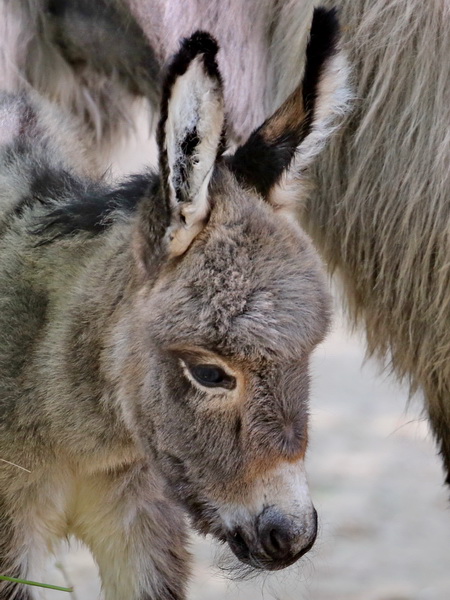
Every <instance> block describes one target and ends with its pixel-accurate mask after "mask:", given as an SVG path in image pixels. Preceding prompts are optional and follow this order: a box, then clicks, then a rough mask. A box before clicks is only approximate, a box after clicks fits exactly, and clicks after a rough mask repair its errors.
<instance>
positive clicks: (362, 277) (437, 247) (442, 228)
mask: <svg viewBox="0 0 450 600" xmlns="http://www.w3.org/2000/svg"><path fill="white" fill-rule="evenodd" d="M325 3H326V4H331V5H335V6H337V7H339V8H340V11H341V19H342V22H343V24H344V27H343V38H344V44H345V47H346V49H347V51H348V53H349V56H350V58H351V63H352V65H353V67H354V77H355V82H356V84H357V85H356V88H357V90H356V100H355V110H354V111H353V113H352V117H351V119H349V120H348V122H347V124H346V127H345V128H344V129H343V130H341V132H340V134H339V135H338V136H337V137H336V138H335V139H334V140H333V143H332V145H331V146H330V148H329V149H327V150H326V151H325V153H324V154H323V157H321V158H320V159H319V161H318V163H317V167H316V173H317V185H316V187H315V192H314V193H313V194H312V195H311V198H310V200H307V201H306V202H305V205H304V207H303V210H302V211H301V212H300V213H299V217H300V219H301V220H302V223H303V225H304V226H305V227H306V229H307V231H308V232H309V233H310V234H311V236H312V237H313V240H314V242H315V243H316V245H317V246H318V248H319V249H320V250H321V252H322V253H323V255H324V257H325V259H326V262H327V264H328V266H329V268H330V270H334V271H337V272H338V273H339V274H340V276H341V279H342V281H343V283H344V292H346V295H347V299H348V305H349V307H350V312H351V314H352V316H353V317H354V319H355V320H356V321H361V322H362V323H364V324H365V326H366V330H367V339H368V348H369V351H370V352H371V353H373V354H376V355H377V356H379V357H380V358H381V359H382V360H383V361H385V362H386V361H387V362H388V363H390V365H391V366H392V368H393V370H394V371H395V373H396V374H397V375H398V376H399V377H402V378H403V377H405V378H407V379H408V380H409V381H410V383H411V387H412V390H416V389H418V390H420V391H422V392H424V395H425V402H426V409H427V411H428V414H429V416H430V420H431V425H432V427H433V429H434V432H435V435H436V438H437V441H438V445H439V448H440V450H441V453H442V456H443V460H444V465H445V467H446V471H447V474H448V473H449V472H450V433H449V432H450V401H449V396H450V370H449V369H450V360H449V357H450V336H449V328H448V322H449V318H450V293H449V289H450V270H449V268H448V256H449V252H450V247H449V244H450V241H449V236H448V231H449V220H450V215H449V212H448V207H449V205H450V203H449V197H448V190H449V189H450V181H449V177H450V174H449V173H450V172H449V169H448V164H449V163H450V142H449V135H448V131H449V126H450V104H449V102H448V97H449V94H450V90H449V88H450V78H449V76H448V72H447V69H445V67H444V66H443V65H445V64H446V61H447V59H448V56H449V54H450V27H449V26H448V24H449V19H450V4H449V2H448V0H438V1H434V2H432V1H429V2H426V1H424V0H402V1H399V0H326V2H325ZM313 4H314V1H313V0H285V1H284V2H279V1H278V0H248V1H247V0H246V1H245V2H244V1H242V0H227V1H220V2H219V1H217V2H203V1H202V0H186V1H183V2H179V1H178V0H123V1H122V0H102V2H96V3H92V2H87V1H85V0H55V1H51V2H48V1H47V0H29V1H28V2H22V3H15V2H9V3H8V2H4V4H3V10H4V14H3V19H0V25H1V23H3V24H4V28H5V30H4V32H3V35H0V43H1V44H2V53H0V60H1V61H2V68H1V69H0V71H1V73H2V85H3V86H4V87H5V86H6V87H9V88H13V89H17V87H18V86H19V87H20V86H22V85H29V84H31V85H32V86H33V87H36V88H38V89H39V90H40V91H41V92H42V93H44V94H46V95H50V96H51V97H52V98H54V99H57V100H58V102H61V103H63V104H64V105H65V106H68V107H69V108H70V109H71V110H72V111H74V112H75V113H77V114H78V115H79V117H81V119H82V121H83V123H84V124H85V125H87V129H88V130H89V131H90V132H91V151H92V149H94V152H92V156H93V157H94V159H97V157H98V156H99V149H100V150H101V151H102V152H103V154H108V151H107V149H111V147H114V146H115V144H116V142H117V141H118V139H119V138H120V136H123V134H124V131H125V130H126V129H128V130H129V129H130V126H129V123H127V122H126V121H125V120H124V118H123V113H124V108H123V107H124V106H125V101H124V97H125V96H127V95H128V96H127V97H130V96H134V97H136V96H142V95H144V96H146V97H147V98H149V100H150V103H151V104H152V106H153V109H154V110H156V98H157V97H158V94H159V91H158V90H159V87H160V77H159V64H160V62H161V61H163V60H164V59H165V58H166V57H167V55H168V54H169V53H170V52H171V51H173V48H174V43H176V41H177V40H178V38H179V36H180V35H187V34H189V33H190V32H191V31H192V29H193V28H197V27H198V26H199V24H201V25H202V26H203V27H208V29H210V30H211V31H212V32H213V33H214V35H215V36H216V37H217V39H218V40H219V41H220V43H221V46H222V50H221V52H220V54H219V64H220V65H221V67H222V71H223V73H224V78H225V84H226V85H225V88H226V89H225V91H226V95H225V108H226V113H227V115H228V131H229V134H230V135H231V136H232V137H233V139H234V140H235V141H237V142H239V140H241V139H245V138H246V136H247V135H248V134H249V132H250V131H251V130H252V129H253V128H254V127H255V126H256V125H258V124H259V122H261V120H262V119H263V118H264V117H265V116H267V115H268V114H270V112H271V111H272V110H273V109H274V107H275V106H276V104H277V102H279V101H281V100H282V99H284V98H285V97H286V96H287V95H288V94H289V93H290V92H291V90H292V89H293V87H295V85H296V84H297V81H298V78H299V70H298V65H299V64H300V63H301V62H302V60H303V58H302V48H303V43H304V38H305V36H304V35H303V34H304V33H305V32H306V30H307V24H308V23H309V15H310V14H311V12H312V6H313ZM0 8H1V7H0ZM45 9H47V10H45ZM133 16H134V17H135V18H133ZM118 31H119V32H120V35H119V36H118V35H117V32H118ZM145 34H146V35H145ZM115 40H119V41H120V44H118V42H117V41H115ZM105 41H106V42H105ZM119 46H120V48H119ZM111 48H119V49H120V52H117V53H116V52H111V51H110V50H111ZM142 65H151V66H152V68H151V69H147V70H145V69H144V70H143V69H142ZM148 73H151V74H152V77H151V78H150V79H149V78H148ZM62 82H64V84H63V85H62ZM111 88H112V89H113V90H114V92H113V93H111ZM111 98H112V99H113V101H112V102H111ZM121 115H122V117H121ZM120 124H122V128H120Z"/></svg>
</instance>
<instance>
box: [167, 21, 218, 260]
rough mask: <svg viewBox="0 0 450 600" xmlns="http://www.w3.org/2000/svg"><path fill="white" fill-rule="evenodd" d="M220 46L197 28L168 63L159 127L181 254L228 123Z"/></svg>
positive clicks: (197, 219) (175, 248)
mask: <svg viewBox="0 0 450 600" xmlns="http://www.w3.org/2000/svg"><path fill="white" fill-rule="evenodd" d="M217 51H218V46H217V43H216V42H215V40H214V39H213V38H212V37H211V36H210V35H208V34H207V33H204V32H201V31H198V32H196V33H194V34H193V35H192V36H191V37H190V38H188V39H185V40H184V41H183V42H182V44H181V48H180V50H179V52H178V53H177V54H176V55H175V57H174V59H173V61H172V63H171V64H170V66H169V68H168V71H167V75H166V80H165V84H164V88H163V99H162V104H161V120H160V123H159V127H158V147H159V166H160V173H161V178H162V189H163V194H164V197H165V200H166V202H167V203H168V205H169V207H170V212H171V225H170V254H171V255H173V256H177V255H180V254H183V253H184V252H185V251H186V250H187V248H188V247H189V245H190V244H191V242H192V241H193V239H194V238H195V236H196V235H197V234H198V233H199V232H200V231H201V230H202V228H203V226H204V223H205V221H206V219H207V217H208V214H209V209H210V207H209V202H208V184H209V180H210V178H211V175H212V172H213V168H214V164H215V161H216V158H217V155H218V152H219V150H220V149H221V140H222V132H223V127H224V109H223V93H222V80H221V77H220V73H219V69H218V67H217V63H216V54H217Z"/></svg>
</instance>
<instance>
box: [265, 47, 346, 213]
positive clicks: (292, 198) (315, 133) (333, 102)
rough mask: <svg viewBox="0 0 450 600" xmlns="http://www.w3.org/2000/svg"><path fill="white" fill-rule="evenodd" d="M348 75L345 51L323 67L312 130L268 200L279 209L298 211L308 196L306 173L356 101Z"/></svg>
mask: <svg viewBox="0 0 450 600" xmlns="http://www.w3.org/2000/svg"><path fill="white" fill-rule="evenodd" d="M349 72H350V70H349V67H348V64H347V60H346V57H345V55H344V54H343V53H342V52H338V53H336V54H335V55H334V56H333V57H332V58H331V59H330V60H329V61H328V63H327V65H326V67H325V68H324V71H323V73H322V75H321V77H320V81H319V83H318V86H317V98H316V104H315V110H314V120H313V122H312V124H311V131H310V133H309V134H308V135H307V136H306V137H305V138H304V140H303V141H302V142H301V144H300V145H299V146H298V147H297V150H296V153H295V157H294V159H293V160H292V162H291V164H290V165H289V168H288V169H286V171H284V173H283V175H282V177H281V179H280V181H278V183H277V184H276V185H274V186H273V188H272V189H271V191H270V196H269V198H268V200H269V202H270V203H271V204H272V206H273V207H274V208H275V209H276V210H282V211H284V212H288V213H290V214H293V213H296V212H297V211H298V207H299V204H300V203H301V201H302V200H303V198H304V197H305V195H306V193H307V187H308V180H307V177H305V174H304V172H305V170H306V169H307V168H308V167H309V166H310V165H311V163H312V162H313V161H314V159H315V158H316V157H317V156H318V155H319V154H320V152H321V151H322V150H323V148H324V146H325V145H326V143H327V142H328V140H329V138H330V137H331V136H332V135H333V133H334V132H335V131H336V130H337V129H338V128H339V126H340V125H341V122H342V119H343V117H344V116H345V114H346V113H347V112H348V111H349V108H350V105H351V100H352V99H353V97H352V94H351V91H350V89H349V87H348V85H347V84H348V79H349Z"/></svg>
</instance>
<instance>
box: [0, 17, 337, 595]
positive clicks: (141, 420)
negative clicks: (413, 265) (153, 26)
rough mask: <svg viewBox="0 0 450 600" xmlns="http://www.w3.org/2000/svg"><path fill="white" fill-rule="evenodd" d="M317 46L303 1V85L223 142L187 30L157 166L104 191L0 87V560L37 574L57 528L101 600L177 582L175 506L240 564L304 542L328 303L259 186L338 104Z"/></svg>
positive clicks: (180, 549)
mask: <svg viewBox="0 0 450 600" xmlns="http://www.w3.org/2000/svg"><path fill="white" fill-rule="evenodd" d="M336 44H337V24H336V19H335V16H334V13H333V12H327V11H325V10H320V11H317V13H316V14H315V18H314V21H313V30H312V36H311V41H310V43H309V45H308V50H307V66H306V69H305V75H304V80H303V85H302V86H301V87H299V88H298V89H297V90H295V91H294V93H293V94H292V95H291V96H290V97H289V98H288V99H287V100H286V102H285V103H284V104H283V105H282V106H281V107H280V109H279V110H278V111H276V112H275V113H274V115H273V116H272V117H271V118H269V119H268V120H267V121H265V122H264V123H263V125H262V126H261V127H259V128H258V129H257V130H256V131H255V132H254V133H253V134H252V135H251V136H250V138H249V139H248V141H247V142H246V143H245V144H244V145H242V146H240V147H239V148H238V149H237V151H236V152H235V154H234V155H230V154H228V155H222V152H223V150H224V145H223V142H224V135H223V131H224V111H223V96H222V83H221V78H220V74H219V71H218V68H217V64H216V61H215V56H216V52H217V45H216V43H215V42H214V40H213V39H212V38H211V37H209V36H208V35H207V34H205V33H201V32H197V33H196V34H194V35H193V36H192V37H191V38H190V39H188V40H185V42H184V43H183V45H182V48H181V50H180V51H179V53H178V54H177V55H176V56H175V58H174V60H173V62H172V63H171V64H170V66H169V68H168V72H167V75H166V79H165V86H164V93H163V99H162V104H161V120H160V124H159V130H158V145H159V152H160V158H159V166H160V168H159V173H158V174H152V173H144V174H142V175H140V176H137V177H134V178H132V179H130V180H127V181H125V182H123V183H122V184H120V185H118V186H115V187H111V186H108V185H107V184H106V183H105V182H102V181H97V180H93V179H89V178H87V177H86V176H80V175H79V174H78V170H80V171H83V169H84V166H83V164H82V162H80V164H79V165H77V168H76V169H75V168H72V167H71V162H72V161H73V156H74V155H77V154H79V155H80V156H81V157H82V156H83V153H82V151H81V150H80V152H79V153H78V152H77V149H76V148H74V146H73V144H74V143H75V142H74V137H73V136H72V135H71V131H70V129H67V128H66V129H64V130H61V124H60V122H59V121H57V120H56V121H55V120H54V121H52V115H51V114H50V115H49V112H48V110H47V108H45V103H43V101H42V100H41V99H39V98H36V97H34V96H33V95H31V96H26V95H22V96H19V97H17V96H10V95H3V96H2V103H1V106H2V112H1V115H2V122H1V129H0V131H1V141H2V150H1V154H0V303H1V304H0V411H1V413H0V414H1V420H0V457H1V458H2V460H4V461H5V460H6V461H9V464H8V463H5V462H3V463H1V464H2V465H3V466H2V467H1V469H0V516H1V520H0V573H1V574H3V575H9V576H11V577H16V578H17V577H22V578H24V577H25V578H33V577H36V573H37V571H38V569H39V567H40V562H41V561H42V559H43V558H44V557H45V555H46V553H47V552H48V551H49V550H52V549H55V548H56V545H57V544H58V542H59V540H61V539H62V538H64V537H65V536H67V535H68V534H73V535H75V536H76V537H78V538H79V539H80V540H82V541H84V542H85V543H86V544H87V545H88V546H89V548H90V549H91V551H92V553H93V555H94V556H95V559H96V561H97V563H98V565H99V569H100V574H101V579H102V584H103V589H104V592H105V597H106V598H107V600H123V599H124V598H128V599H130V600H132V599H136V600H138V599H139V600H143V599H144V598H145V599H150V598H152V599H158V600H169V599H170V600H174V599H177V600H179V599H182V598H184V597H185V586H186V580H187V577H188V572H189V556H188V552H187V550H186V540H185V524H184V520H183V514H184V513H183V510H184V511H187V513H188V514H189V516H190V517H191V520H192V522H193V524H194V526H195V527H196V528H197V529H198V530H199V531H201V532H204V533H212V534H213V535H214V536H215V537H216V538H218V539H219V540H221V541H228V543H229V545H230V547H231V549H232V550H233V552H234V553H235V554H236V556H237V557H238V558H239V559H240V560H241V561H243V562H244V563H247V564H248V565H250V566H251V567H255V568H263V569H278V568H282V567H285V566H287V565H289V564H291V563H292V562H294V561H295V560H297V559H298V558H299V557H300V556H301V555H303V554H304V553H305V552H307V551H308V550H309V548H310V547H311V546H312V544H313V543H314V540H315V537H316V527H317V522H316V513H315V510H314V508H313V505H312V503H311V500H310V498H309V493H308V488H307V483H306V479H305V472H304V464H303V458H304V453H305V450H306V445H307V420H308V419H307V415H308V409H307V402H308V358H309V355H310V353H311V351H312V350H313V348H314V347H315V345H316V344H317V343H318V342H319V341H320V340H321V339H322V338H323V336H324V334H325V332H326V329H327V325H328V317H329V300H328V294H327V291H326V286H325V284H324V281H323V275H322V272H321V267H320V262H319V260H318V258H317V256H316V254H315V252H314V250H313V249H312V246H311V244H310V242H309V240H308V239H307V238H306V236H305V235H304V234H303V233H302V232H301V230H300V229H299V228H298V226H297V225H296V224H295V220H294V219H292V210H293V207H292V206H291V205H290V204H285V202H284V201H285V197H284V195H283V194H280V193H279V192H280V190H279V183H280V180H281V178H286V177H289V173H290V168H291V166H292V165H291V163H292V162H293V159H294V156H295V157H296V159H295V160H296V163H297V162H300V163H301V165H302V166H303V167H306V166H307V165H308V163H309V161H310V160H311V158H312V156H313V155H314V153H315V152H316V151H318V150H319V149H320V148H321V144H322V142H323V138H324V136H325V128H326V126H327V125H329V123H330V121H329V119H330V116H331V115H332V113H333V111H334V110H335V109H341V108H342V107H341V106H338V104H339V103H338V102H337V100H336V95H337V96H338V97H339V94H341V91H342V86H343V83H344V79H345V68H344V67H343V65H342V62H341V57H340V54H339V52H338V51H337V47H336ZM334 92H336V94H335V93H334ZM344 96H345V94H344ZM54 119H56V117H54ZM297 166H298V165H297ZM299 184H300V183H299ZM268 240H270V243H268ZM11 463H12V464H11ZM15 465H17V466H15ZM19 467H22V469H20V468H19ZM23 469H27V470H28V471H25V470H23ZM32 594H33V592H32V591H31V589H28V588H25V587H23V586H20V585H17V584H14V583H5V582H3V583H0V596H1V598H2V599H6V598H7V599H8V600H12V599H15V600H18V599H19V598H20V599H21V600H25V599H29V598H32V597H33V595H32Z"/></svg>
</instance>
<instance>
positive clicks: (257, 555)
mask: <svg viewBox="0 0 450 600" xmlns="http://www.w3.org/2000/svg"><path fill="white" fill-rule="evenodd" d="M316 536H317V512H316V510H315V509H314V508H313V512H312V519H311V522H310V526H309V527H307V528H306V527H305V526H300V527H299V523H298V520H293V519H292V517H291V516H288V515H285V514H284V513H283V512H282V511H280V510H278V509H276V508H275V507H273V506H268V507H266V508H265V509H264V510H263V511H262V512H261V513H260V514H259V515H258V517H257V518H256V519H255V520H254V521H253V522H250V523H248V522H247V523H246V525H245V526H244V527H242V526H238V527H236V528H235V529H234V531H231V532H229V533H228V534H227V542H228V545H229V546H230V548H231V550H232V552H233V553H234V554H235V555H236V557H237V558H238V559H239V560H240V561H241V562H243V563H245V564H247V565H250V566H252V567H254V568H256V569H265V570H268V571H277V570H279V569H284V568H286V567H289V566H290V565H292V564H293V563H295V562H296V561H297V560H298V559H299V558H301V557H302V556H303V555H304V554H306V553H307V552H308V551H309V550H311V548H312V547H313V545H314V542H315V541H316Z"/></svg>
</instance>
